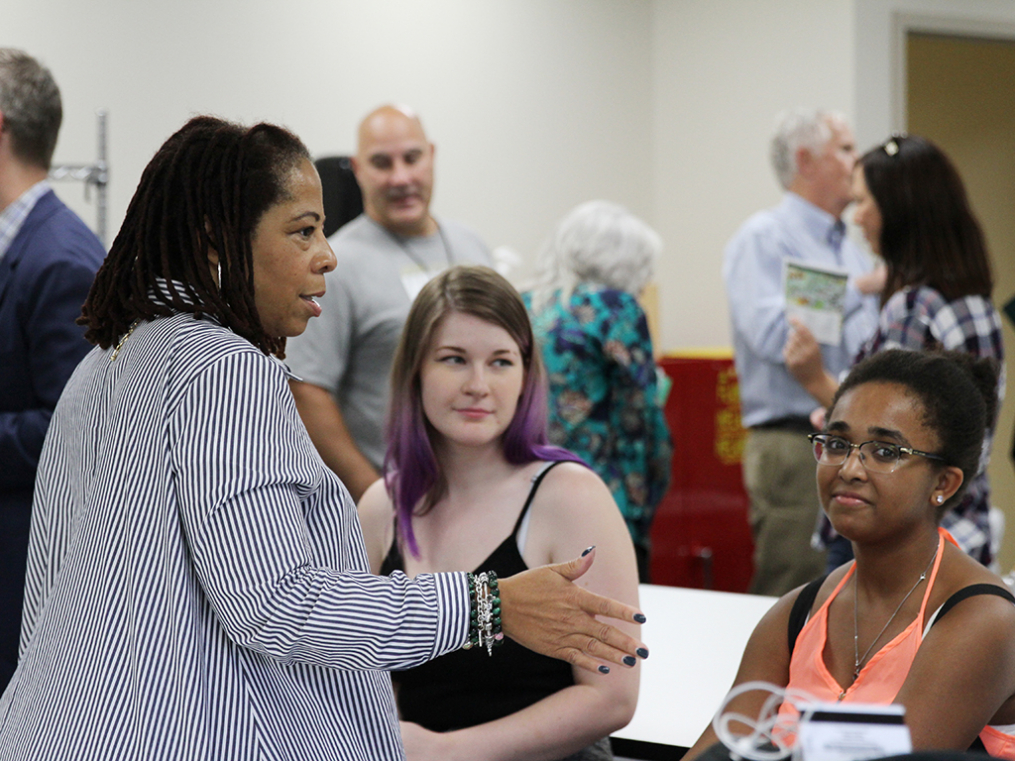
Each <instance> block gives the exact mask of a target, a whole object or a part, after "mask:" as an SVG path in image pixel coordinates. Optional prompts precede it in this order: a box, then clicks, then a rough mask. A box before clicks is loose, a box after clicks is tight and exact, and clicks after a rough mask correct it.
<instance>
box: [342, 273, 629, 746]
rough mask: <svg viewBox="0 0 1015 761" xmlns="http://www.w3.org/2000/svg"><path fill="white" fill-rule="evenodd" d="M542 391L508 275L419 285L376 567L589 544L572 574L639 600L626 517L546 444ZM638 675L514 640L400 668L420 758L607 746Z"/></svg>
mask: <svg viewBox="0 0 1015 761" xmlns="http://www.w3.org/2000/svg"><path fill="white" fill-rule="evenodd" d="M546 393H547V392H546V387H545V377H544V372H543V367H542V363H541V359H540V352H539V351H538V347H537V346H536V345H535V341H534V339H533V335H532V327H531V325H530V323H529V318H528V315H527V313H526V310H525V306H524V304H523V303H522V300H521V298H520V297H519V295H518V293H517V292H516V291H515V289H514V288H513V287H512V286H511V285H510V284H509V283H508V282H507V281H506V280H505V279H504V278H502V277H501V276H500V275H498V274H497V273H496V272H494V271H493V270H491V269H488V268H485V267H474V266H459V267H453V268H451V269H449V270H447V271H445V272H444V273H442V274H441V275H439V276H438V277H436V278H435V279H433V280H431V281H430V282H429V283H428V284H427V285H426V286H425V287H424V288H423V290H422V291H421V292H420V294H419V296H418V297H417V299H416V301H415V303H414V304H413V306H412V310H411V312H410V313H409V319H408V321H407V323H406V326H405V330H404V332H403V334H402V339H401V342H400V344H399V348H398V351H397V353H396V355H395V362H394V366H393V370H392V408H391V410H390V411H389V420H388V441H389V443H388V454H387V458H386V462H385V478H384V479H383V480H381V481H378V482H376V483H375V484H374V485H373V486H371V487H370V489H368V490H367V492H366V493H365V494H364V495H363V498H362V500H361V501H360V504H359V512H360V521H361V523H362V525H363V532H364V535H365V539H366V545H367V553H368V555H369V559H370V566H371V569H372V570H373V571H374V572H375V573H384V574H387V573H392V572H398V571H404V572H405V573H406V574H407V575H408V576H410V577H415V576H416V575H418V574H425V573H436V572H442V571H473V570H474V569H476V572H477V573H478V572H479V571H484V570H488V569H493V570H494V571H496V572H497V573H498V574H500V575H503V576H507V575H510V574H514V573H517V572H520V571H523V570H525V569H526V568H534V567H536V566H540V565H545V564H547V563H556V562H559V561H561V560H564V559H567V558H571V557H574V556H575V555H576V554H578V553H579V552H580V551H581V550H582V548H584V547H586V546H588V545H595V546H596V547H597V549H596V555H597V558H596V562H595V565H593V566H592V568H591V569H590V570H589V571H588V573H586V574H585V575H584V576H582V577H581V578H580V579H578V580H577V582H576V583H577V584H579V585H581V586H584V587H586V588H588V589H590V590H592V591H595V592H597V593H599V594H602V595H606V596H609V597H613V598H615V599H617V600H621V601H623V602H626V603H628V604H631V605H637V600H638V576H637V570H636V566H635V558H634V548H633V546H632V543H631V538H630V535H629V534H628V532H627V528H626V527H625V524H624V520H623V518H622V516H621V514H620V511H619V510H618V509H617V506H616V504H615V503H614V501H613V498H612V497H611V495H610V492H609V490H608V489H607V488H606V485H605V484H604V483H603V482H602V480H601V479H600V478H599V477H598V476H597V475H596V474H595V473H593V472H592V471H591V470H590V469H589V468H588V467H587V466H586V465H585V464H584V463H582V462H581V460H580V459H579V458H578V457H576V456H575V455H573V454H571V453H570V452H568V451H566V450H564V449H560V448H557V447H553V446H550V445H549V444H548V443H547V438H546V415H547V401H546ZM618 627H619V628H621V629H626V631H628V633H630V634H632V635H636V634H637V627H636V626H634V625H625V624H618ZM633 663H634V659H633V658H631V659H630V664H629V665H633ZM638 677H639V674H638V670H637V669H614V670H613V673H610V674H608V675H607V676H605V677H604V676H600V675H596V674H589V673H588V672H585V671H583V670H582V669H578V668H572V667H571V666H569V665H568V664H566V663H563V662H561V661H555V660H553V659H551V658H546V657H544V656H540V655H536V654H535V653H531V652H529V651H527V650H525V649H524V648H522V647H520V646H518V645H517V644H515V643H512V642H507V643H505V645H504V647H503V648H500V649H499V651H494V652H493V655H492V657H489V656H488V653H487V652H483V650H482V648H474V649H471V650H460V651H458V652H456V653H449V654H448V655H447V656H442V657H440V658H437V659H436V660H434V661H432V662H430V663H429V664H427V665H424V666H421V667H416V668H413V669H410V670H408V671H403V672H396V673H395V674H393V679H394V681H395V685H396V691H397V697H398V703H399V710H400V714H401V718H402V737H403V740H404V742H405V748H406V753H407V756H408V758H409V759H410V761H418V760H420V759H431V758H432V759H438V758H439V759H457V758H463V759H471V760H473V761H475V760H477V759H482V760H485V761H492V760H493V759H514V758H525V759H529V761H540V760H542V761H552V760H553V759H562V758H567V759H582V760H583V761H586V760H591V759H608V758H612V754H611V752H610V749H609V741H608V737H607V736H608V735H609V734H610V733H611V732H612V731H614V730H616V729H618V728H620V727H622V726H624V725H625V724H627V722H628V721H630V719H631V716H632V715H633V714H634V708H635V704H636V702H637V696H638Z"/></svg>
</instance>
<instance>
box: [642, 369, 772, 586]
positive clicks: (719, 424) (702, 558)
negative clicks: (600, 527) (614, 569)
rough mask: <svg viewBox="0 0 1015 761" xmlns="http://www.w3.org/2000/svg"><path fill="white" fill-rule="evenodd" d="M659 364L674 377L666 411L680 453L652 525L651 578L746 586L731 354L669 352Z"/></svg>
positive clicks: (739, 434)
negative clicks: (670, 354) (673, 353)
mask: <svg viewBox="0 0 1015 761" xmlns="http://www.w3.org/2000/svg"><path fill="white" fill-rule="evenodd" d="M659 365H660V367H662V369H663V371H664V372H665V373H666V374H667V375H668V376H669V377H670V379H671V380H672V381H673V387H672V389H671V390H670V394H669V398H668V399H667V402H666V410H665V412H666V420H667V422H668V423H669V426H670V433H671V434H672V436H673V445H674V455H673V471H672V477H671V480H670V488H669V491H668V492H667V493H666V496H665V497H664V498H663V501H662V503H661V504H660V505H659V509H658V511H657V512H656V516H655V520H654V522H653V524H652V532H651V537H652V557H651V574H652V582H653V583H655V584H668V585H670V586H679V587H697V588H703V589H719V590H724V591H728V592H745V591H747V585H748V584H749V582H750V580H751V573H752V571H753V568H752V561H751V557H752V553H753V549H754V548H753V543H752V541H751V533H750V528H749V527H748V524H747V506H748V500H747V494H746V492H745V491H744V484H743V479H742V477H741V471H740V460H741V454H742V452H743V443H744V435H745V432H744V429H743V428H741V426H740V398H739V393H738V386H737V378H736V371H735V370H734V368H733V360H732V357H730V355H729V353H728V352H726V353H725V356H723V355H706V354H701V353H696V354H693V355H692V354H688V355H677V356H667V357H664V358H663V359H662V360H660V362H659Z"/></svg>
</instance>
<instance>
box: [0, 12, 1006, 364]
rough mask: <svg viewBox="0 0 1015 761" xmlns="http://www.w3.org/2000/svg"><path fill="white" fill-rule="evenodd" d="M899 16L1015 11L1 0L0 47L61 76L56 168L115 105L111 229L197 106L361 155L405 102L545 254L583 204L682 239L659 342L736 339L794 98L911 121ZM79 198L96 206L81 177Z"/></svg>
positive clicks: (490, 213)
mask: <svg viewBox="0 0 1015 761" xmlns="http://www.w3.org/2000/svg"><path fill="white" fill-rule="evenodd" d="M899 14H910V15H913V14H917V15H921V14H922V15H924V16H937V17H941V16H947V17H957V16H970V17H975V18H982V19H988V20H989V19H998V18H1000V19H1015V4H1013V3H1012V2H1011V0H821V1H820V2H814V1H813V0H426V1H425V2H424V1H423V0H305V2H303V3H299V4H291V3H285V2H282V0H201V1H199V0H178V2H175V3H156V2H131V0H89V2H78V1H77V0H32V1H31V2H17V0H4V6H3V8H2V16H3V22H2V24H0V45H13V46H18V47H22V48H25V49H26V50H28V51H29V52H31V53H33V54H34V55H36V56H38V57H39V58H40V59H41V60H43V61H44V62H45V63H47V64H48V65H49V66H50V67H51V68H52V70H53V73H54V75H55V76H56V79H57V81H58V83H59V84H60V86H61V89H62V91H63V96H64V106H65V112H66V114H65V122H64V128H63V131H62V133H61V139H60V144H59V145H58V147H57V155H56V160H57V161H58V162H75V163H77V162H86V161H90V160H92V159H93V158H94V156H95V147H94V144H95V125H94V116H93V114H94V111H95V110H96V109H97V108H100V107H105V108H108V109H109V110H110V112H111V116H110V121H111V135H110V138H111V144H110V147H111V156H110V164H111V168H112V172H111V176H112V185H111V193H110V219H109V226H110V229H111V231H114V232H115V230H116V229H117V228H118V227H119V224H120V221H121V219H122V216H123V213H124V210H125V209H126V205H127V202H128V201H129V199H130V196H131V194H132V192H133V190H134V187H135V185H136V182H137V179H138V177H139V176H140V173H141V170H142V169H143V167H144V165H145V164H146V163H147V161H148V159H149V158H150V157H151V154H152V153H153V152H154V151H155V149H156V148H157V147H158V146H159V145H160V144H161V143H162V141H163V140H164V139H165V138H166V137H167V136H168V135H169V134H170V133H171V132H172V131H173V130H174V129H176V128H177V127H178V126H179V125H180V124H182V123H183V121H185V120H186V119H187V118H188V116H190V115H191V114H193V113H198V112H205V111H208V112H214V113H217V114H220V115H222V116H225V117H227V118H232V119H237V120H241V121H251V120H255V119H268V120H272V121H278V122H282V123H285V124H287V125H288V126H290V127H291V128H292V129H294V130H295V131H296V132H298V133H299V134H300V135H301V136H302V137H303V138H304V140H305V141H306V143H307V144H308V146H309V147H310V149H311V151H312V152H314V153H315V154H318V155H322V154H330V153H340V152H348V151H350V150H351V149H352V147H353V137H354V130H355V126H356V123H357V122H358V120H359V119H360V118H361V117H362V115H363V114H365V113H366V112H367V111H369V110H370V109H371V108H373V107H374V106H376V105H378V104H379V103H381V102H385V101H399V102H406V103H409V104H412V105H414V106H415V107H416V108H417V109H418V110H419V111H420V113H421V114H422V116H423V119H424V123H425V125H426V127H427V129H428V131H429V133H430V136H431V138H432V139H433V140H434V141H435V142H436V144H437V150H438V164H437V191H436V195H435V209H436V211H437V212H438V213H440V214H444V215H446V216H450V217H453V218H457V219H460V220H462V221H464V222H467V223H468V224H471V225H472V226H474V227H475V228H476V229H477V230H479V232H480V233H481V234H482V235H483V237H484V238H485V239H486V240H487V242H488V243H490V244H491V245H492V246H498V245H507V246H510V247H512V248H514V249H516V250H518V251H519V253H521V254H522V255H523V256H525V257H526V258H531V255H532V253H533V252H534V250H535V248H536V247H537V246H538V243H539V242H540V241H541V240H542V238H543V237H544V236H545V235H546V234H547V233H548V232H549V230H550V228H551V227H552V225H553V223H554V222H555V221H556V220H557V219H558V218H559V217H560V216H561V215H562V214H563V213H564V212H566V211H567V210H568V209H569V208H571V207H572V206H574V205H575V204H577V203H579V202H581V201H584V200H587V199H590V198H595V197H605V198H610V199H612V200H615V201H618V202H620V203H623V204H625V205H627V206H628V207H629V208H631V210H632V211H634V212H635V213H636V214H639V215H642V216H644V217H645V218H646V219H647V221H649V222H650V223H651V224H653V225H654V226H655V227H656V228H657V229H658V230H659V232H660V233H661V234H662V236H663V239H664V241H665V244H666V250H665V253H664V259H663V261H662V263H661V266H660V270H659V277H658V280H659V290H660V305H661V336H660V339H659V343H660V345H661V346H662V347H663V348H667V349H669V348H677V347H688V346H715V345H728V344H729V328H728V324H729V323H728V317H727V305H726V298H725V294H724V293H723V289H722V282H721V278H720V274H719V271H720V266H721V256H722V248H723V246H724V244H725V242H726V240H727V239H728V238H729V237H730V235H732V233H733V232H734V231H735V230H736V228H737V226H738V225H739V224H740V223H741V222H742V221H743V220H744V219H745V218H746V217H747V216H748V215H749V214H751V213H752V212H754V211H756V210H757V209H760V208H762V207H764V206H768V205H771V204H774V203H776V202H777V201H778V198H779V190H778V187H777V185H776V182H775V180H774V178H773V176H772V172H771V170H770V168H769V166H768V161H767V144H768V138H769V134H770V132H771V128H772V124H773V120H774V117H775V114H776V113H777V112H778V111H780V110H782V109H783V108H787V107H791V106H796V105H823V106H826V107H830V108H837V109H841V110H843V111H845V112H846V113H847V114H848V115H851V116H853V117H855V120H856V124H857V134H858V142H859V145H860V147H861V148H864V147H866V146H869V145H870V144H872V143H874V142H876V141H878V140H880V139H882V138H883V136H884V135H885V134H887V133H888V132H890V131H891V129H892V128H893V127H895V126H896V124H895V123H894V122H893V117H892V115H891V113H892V102H893V98H894V97H895V94H894V93H893V91H892V84H891V77H892V66H893V65H894V64H893V62H892V58H891V55H892V54H891V50H892V44H893V43H892V40H893V32H892V30H893V28H894V26H895V25H896V24H897V18H898V16H899ZM59 192H60V193H61V195H62V197H64V198H65V199H66V200H68V201H69V202H71V203H72V205H73V206H74V207H75V208H76V209H77V210H78V211H79V213H81V215H82V216H83V217H84V218H85V220H86V221H89V222H92V221H93V220H94V218H95V215H94V210H93V208H92V207H90V206H88V205H86V204H84V202H83V199H82V189H81V186H80V185H78V184H76V183H74V184H66V185H62V186H60V188H59Z"/></svg>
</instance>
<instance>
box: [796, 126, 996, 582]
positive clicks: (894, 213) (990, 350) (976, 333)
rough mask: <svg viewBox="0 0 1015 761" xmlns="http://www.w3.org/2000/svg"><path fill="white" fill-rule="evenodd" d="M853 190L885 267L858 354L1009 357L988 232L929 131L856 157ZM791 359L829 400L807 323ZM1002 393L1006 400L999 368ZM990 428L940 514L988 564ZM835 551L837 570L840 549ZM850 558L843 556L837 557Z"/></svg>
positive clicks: (829, 381) (829, 386)
mask: <svg viewBox="0 0 1015 761" xmlns="http://www.w3.org/2000/svg"><path fill="white" fill-rule="evenodd" d="M853 195H854V200H855V202H856V210H855V213H854V214H855V216H854V219H855V221H856V223H857V224H858V225H859V226H860V228H861V229H862V230H863V232H864V235H865V236H866V238H867V241H868V242H869V243H870V246H871V248H872V249H873V250H874V252H875V253H877V254H880V255H881V256H882V257H883V258H884V260H885V265H886V268H887V275H886V282H885V288H884V291H883V293H882V295H881V303H882V307H881V315H880V318H879V321H878V329H877V331H876V332H875V334H874V335H873V336H872V337H871V338H870V340H868V342H867V343H866V344H865V345H864V347H863V348H862V349H861V350H860V353H859V355H858V357H857V361H859V360H862V359H863V358H865V357H868V356H870V355H872V354H874V353H875V352H878V351H881V350H883V349H890V348H900V349H912V350H916V351H920V350H925V349H932V348H944V349H954V350H956V351H964V352H968V353H969V354H971V355H973V356H974V357H991V358H993V359H996V360H997V361H998V362H999V363H1001V362H1003V361H1004V346H1003V345H1002V341H1001V320H1000V317H999V316H998V313H997V311H996V310H995V309H994V306H993V304H992V303H991V300H990V292H991V288H992V287H993V281H992V278H991V270H990V262H989V261H988V258H987V249H986V244H985V242H984V237H983V232H982V231H981V229H980V225H979V223H978V222H977V221H976V217H975V216H974V215H973V212H972V209H970V207H969V201H968V200H967V198H966V191H965V188H964V187H963V185H962V180H961V179H960V177H959V174H958V172H957V171H956V170H955V167H954V166H953V165H952V163H951V162H950V161H949V160H948V157H947V156H945V154H944V153H942V152H941V150H940V149H939V148H938V147H937V146H935V145H934V144H933V143H931V142H930V141H928V140H924V139H923V138H920V137H914V136H910V137H903V136H899V137H893V138H891V139H890V140H889V141H888V142H886V143H884V145H881V146H879V147H877V148H875V149H873V150H871V151H869V152H868V153H866V154H865V155H864V156H863V157H862V158H861V159H860V161H859V162H858V163H857V168H856V170H855V171H854V175H853ZM785 356H786V364H787V366H788V367H789V369H790V371H791V372H792V373H793V374H794V376H795V377H796V378H797V379H798V380H799V381H800V383H801V384H802V385H803V386H804V388H806V389H807V390H808V391H809V392H810V393H811V395H812V396H813V397H814V398H815V399H816V400H817V401H818V402H819V403H820V404H821V405H823V406H827V405H828V404H829V403H830V401H831V398H832V395H833V394H834V393H835V388H836V386H837V385H838V381H837V379H836V378H833V377H832V376H831V375H829V374H828V373H826V372H825V371H824V370H823V368H822V367H821V362H820V359H821V358H820V349H819V348H818V344H817V343H816V342H815V341H814V338H813V336H812V335H811V334H810V332H809V331H807V329H806V328H805V327H803V326H802V325H798V326H797V329H796V330H795V331H794V332H793V334H792V335H791V336H790V338H789V340H788V341H787V343H786V349H785ZM1002 367H1003V365H1002ZM997 392H998V398H999V399H1000V398H1001V397H1002V396H1003V393H1004V377H1003V375H1002V377H1001V378H1000V379H999V382H998V388H997ZM993 426H994V421H993V420H989V421H988V424H987V438H986V441H985V446H984V449H983V461H982V462H981V463H980V469H979V471H978V472H977V474H976V476H975V477H974V478H973V479H972V481H971V483H969V484H968V489H967V490H966V495H965V498H964V499H963V501H962V502H961V504H959V505H956V506H955V508H954V509H953V510H951V511H950V512H949V513H948V514H947V515H946V516H945V518H944V521H943V525H944V527H945V528H947V529H948V530H949V531H951V532H952V534H953V535H954V536H955V539H956V540H957V541H958V542H959V545H960V546H961V547H962V548H963V549H964V550H966V552H968V553H969V554H970V555H971V556H972V557H974V558H976V559H977V560H979V561H980V562H982V563H984V564H989V563H990V562H991V560H992V559H993V558H992V553H991V542H990V539H991V536H990V525H989V523H988V511H989V509H990V486H989V484H988V482H987V473H986V467H987V461H988V458H989V453H990V442H991V438H992V432H993V431H992V429H993ZM822 535H823V538H824V539H825V540H826V541H831V540H832V538H833V537H834V533H833V532H831V531H829V526H828V523H827V521H825V522H824V525H823V527H822ZM847 549H848V548H847ZM830 556H831V557H830V567H831V566H832V564H833V563H836V561H835V560H833V559H832V558H833V557H836V556H835V555H834V553H830ZM845 559H848V557H846V558H843V557H841V556H839V562H841V560H845Z"/></svg>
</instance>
